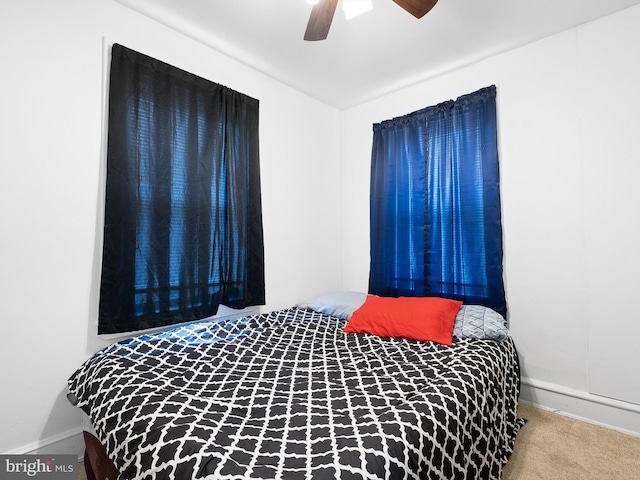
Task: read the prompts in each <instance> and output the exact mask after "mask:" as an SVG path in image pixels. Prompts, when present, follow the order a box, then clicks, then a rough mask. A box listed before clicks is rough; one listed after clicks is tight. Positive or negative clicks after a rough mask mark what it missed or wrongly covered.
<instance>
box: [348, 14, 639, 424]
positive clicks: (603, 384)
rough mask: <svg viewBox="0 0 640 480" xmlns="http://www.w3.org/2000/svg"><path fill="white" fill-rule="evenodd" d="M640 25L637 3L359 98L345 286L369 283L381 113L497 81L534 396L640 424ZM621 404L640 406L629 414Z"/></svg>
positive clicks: (510, 296) (511, 238) (517, 328)
mask: <svg viewBox="0 0 640 480" xmlns="http://www.w3.org/2000/svg"><path fill="white" fill-rule="evenodd" d="M639 24H640V7H638V6H636V7H632V8H630V9H627V10H625V11H622V12H620V13H617V14H615V15H612V16H609V17H606V18H604V19H601V20H598V21H596V22H592V23H590V24H586V25H584V26H581V27H579V28H576V29H572V30H569V31H567V32H564V33H562V34H559V35H555V36H553V37H550V38H547V39H544V40H542V41H539V42H536V43H534V44H531V45H528V46H525V47H523V48H519V49H517V50H514V51H511V52H509V53H506V54H503V55H499V56H495V57H492V58H490V59H488V60H485V61H482V62H479V63H477V64H475V65H471V66H468V67H466V68H462V69H459V70H456V71H452V72H450V73H447V74H445V75H441V76H438V77H436V78H433V79H430V80H428V81H424V82H422V83H419V84H417V85H414V86H412V87H410V88H407V89H404V90H401V91H398V92H395V93H393V94H390V95H387V96H385V97H382V98H380V99H377V100H375V101H372V102H369V103H367V104H364V105H361V106H358V107H356V108H353V109H350V110H348V111H346V112H344V113H343V115H342V130H341V155H342V182H343V190H344V192H345V201H344V207H343V208H344V210H343V223H342V226H343V232H344V242H343V258H344V262H343V269H344V273H343V276H344V284H345V288H347V289H350V290H366V288H367V278H368V261H369V251H368V241H369V224H368V222H369V217H368V213H369V206H368V202H367V199H368V193H369V162H370V155H371V140H372V131H371V126H372V124H373V123H375V122H380V121H382V120H385V119H388V118H392V117H394V116H397V115H402V114H405V113H409V112H411V111H414V110H417V109H420V108H422V107H426V106H428V105H434V104H436V103H439V102H441V101H443V100H446V99H450V98H456V97H457V96H459V95H461V94H465V93H469V92H472V91H474V90H477V89H478V88H481V87H483V86H487V85H491V84H495V85H497V87H498V116H499V124H500V132H499V138H500V162H501V182H502V185H501V187H502V207H503V227H504V248H505V280H506V290H507V301H508V306H509V311H510V321H511V328H512V334H513V337H514V338H515V341H516V344H517V346H518V349H519V352H520V356H521V361H522V367H523V376H524V377H525V383H526V385H525V387H526V388H525V390H526V392H524V393H526V396H527V400H529V401H530V402H532V403H539V404H542V405H545V404H546V406H549V407H551V408H560V409H562V410H565V411H567V412H568V413H570V414H574V415H576V416H581V417H586V418H588V419H590V420H593V421H595V422H600V423H605V424H608V425H610V426H614V427H616V428H619V429H624V430H628V431H632V432H634V433H637V434H639V435H640V415H638V413H640V408H639V407H640V405H638V404H640V381H638V378H639V377H638V372H637V368H638V365H640V354H638V353H636V350H637V348H636V342H637V339H638V338H640V312H639V311H638V309H636V308H634V307H633V301H634V297H635V296H636V295H637V290H638V286H640V284H639V282H638V280H637V272H638V271H639V269H640V254H639V253H638V252H639V249H638V247H637V246H638V245H640V189H638V188H637V181H638V180H637V179H638V178H639V175H640V143H639V142H638V132H639V131H640V115H639V114H638V112H639V111H640V89H639V88H638V85H640V30H639V29H638V28H637V25H639ZM548 392H552V393H553V394H554V395H555V398H551V396H550V395H548V394H547V393H548ZM601 396H604V397H611V398H613V399H618V400H622V401H617V400H608V399H607V398H602V397H601ZM558 397H562V400H560V399H559V398H558ZM568 398H571V400H567V399H568ZM553 402H556V404H553ZM585 402H586V403H589V404H591V407H589V406H585V405H584V403H585ZM603 405H604V406H606V407H612V408H613V409H615V410H616V411H615V412H609V413H606V412H605V413H603V412H600V411H599V410H598V409H600V407H602V406H603ZM595 410H598V411H597V412H596V411H595ZM619 410H622V411H624V412H627V413H628V415H626V414H625V415H623V418H621V419H617V418H615V417H616V416H618V415H619V413H620V412H619Z"/></svg>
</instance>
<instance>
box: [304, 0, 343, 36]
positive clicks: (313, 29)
mask: <svg viewBox="0 0 640 480" xmlns="http://www.w3.org/2000/svg"><path fill="white" fill-rule="evenodd" d="M337 5H338V0H320V1H319V2H318V3H316V4H315V5H314V6H313V10H311V16H310V17H309V23H308V24H307V30H306V32H304V39H305V40H311V41H316V40H324V39H325V38H327V35H328V34H329V28H331V21H332V20H333V14H334V13H335V11H336V6H337Z"/></svg>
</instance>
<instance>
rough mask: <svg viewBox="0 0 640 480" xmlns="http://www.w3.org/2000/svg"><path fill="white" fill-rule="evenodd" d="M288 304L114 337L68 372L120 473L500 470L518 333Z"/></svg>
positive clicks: (407, 475) (417, 475)
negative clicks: (444, 337) (456, 332)
mask: <svg viewBox="0 0 640 480" xmlns="http://www.w3.org/2000/svg"><path fill="white" fill-rule="evenodd" d="M344 325H345V321H343V320H339V319H337V318H334V317H330V316H326V315H322V314H319V313H317V312H314V311H312V310H306V309H296V308H294V309H291V310H283V311H277V312H272V313H270V314H265V315H260V316H253V317H247V318H242V319H240V320H233V321H226V322H220V323H215V322H204V323H198V324H195V325H191V326H186V327H180V328H176V329H174V330H171V331H169V332H165V333H159V334H152V335H142V336H138V337H134V338H131V339H128V340H125V341H122V342H119V343H117V344H114V345H112V346H110V347H108V348H106V349H104V350H102V351H100V352H98V353H97V354H96V355H95V356H94V357H92V358H90V359H89V360H87V362H85V364H84V365H83V366H82V367H81V368H80V369H79V370H78V371H77V372H75V373H74V374H73V376H72V377H71V378H70V379H69V390H70V394H71V396H72V397H75V398H76V399H77V405H78V406H79V407H80V408H82V409H83V410H84V411H85V412H87V413H88V415H89V416H90V419H91V422H92V425H93V427H94V428H95V431H96V434H97V436H98V437H99V439H100V440H101V441H102V443H103V444H104V445H105V448H106V450H107V452H108V454H109V456H110V458H111V459H112V460H113V462H114V464H115V465H116V466H117V468H118V469H119V470H120V472H121V477H120V478H122V479H143V478H144V479H178V480H182V479H189V478H207V479H216V480H217V479H296V480H298V479H300V480H303V479H365V478H366V479H383V478H386V479H447V480H450V479H499V478H500V477H501V473H502V468H503V466H504V464H505V463H506V461H507V459H508V458H509V455H510V454H511V451H512V447H513V442H514V439H515V435H516V433H517V430H518V428H519V426H520V424H521V421H520V420H519V419H517V418H516V414H515V410H516V402H517V395H518V388H519V386H518V380H519V371H518V366H517V357H516V352H515V348H514V345H513V342H512V340H511V338H508V339H507V340H505V341H504V342H496V341H487V340H459V339H455V338H454V344H453V345H452V346H443V345H438V344H435V343H432V342H417V341H409V340H403V339H381V338H378V337H375V336H370V335H356V334H345V333H344V332H343V331H342V329H343V328H344Z"/></svg>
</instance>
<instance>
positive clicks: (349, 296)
mask: <svg viewBox="0 0 640 480" xmlns="http://www.w3.org/2000/svg"><path fill="white" fill-rule="evenodd" d="M366 299H367V294H366V293H361V292H330V293H325V294H323V295H318V296H317V297H313V298H310V299H309V300H306V301H304V302H302V303H300V304H298V307H300V308H310V309H311V310H315V311H316V312H320V313H324V314H326V315H331V316H333V317H338V318H343V319H345V320H349V319H350V318H351V314H352V313H353V312H354V311H356V310H357V309H358V308H360V307H361V306H362V304H363V303H364V301H365V300H366Z"/></svg>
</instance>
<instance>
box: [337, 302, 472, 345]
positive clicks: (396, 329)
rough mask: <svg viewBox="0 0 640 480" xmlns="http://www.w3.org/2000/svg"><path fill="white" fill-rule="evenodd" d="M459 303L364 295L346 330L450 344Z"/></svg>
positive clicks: (460, 303)
mask: <svg viewBox="0 0 640 480" xmlns="http://www.w3.org/2000/svg"><path fill="white" fill-rule="evenodd" d="M460 305H462V302H460V301H458V300H449V299H446V298H440V297H399V298H393V297H378V296H375V295H368V296H367V299H366V300H365V302H364V304H362V306H361V307H360V308H358V309H357V310H356V311H355V312H353V315H351V319H350V320H349V323H347V326H346V327H345V328H344V331H345V332H346V333H370V334H372V335H377V336H379V337H385V338H390V337H401V338H409V339H411V340H422V341H429V340H431V341H434V342H437V343H441V344H443V345H451V343H452V337H453V324H454V322H455V320H456V314H457V313H458V310H460Z"/></svg>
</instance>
